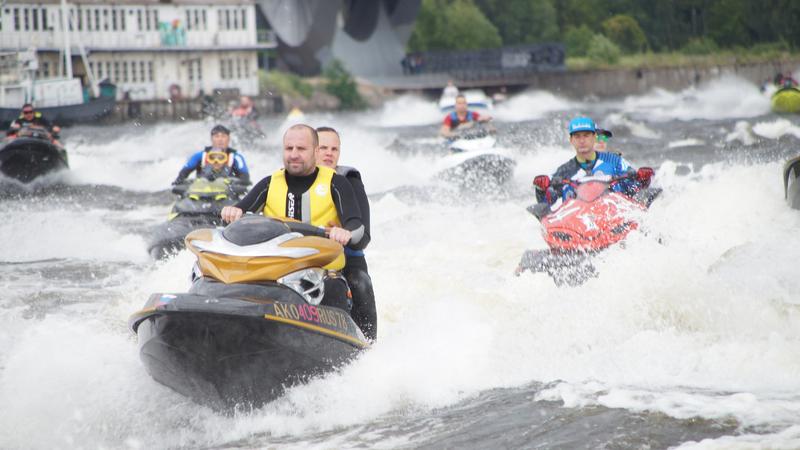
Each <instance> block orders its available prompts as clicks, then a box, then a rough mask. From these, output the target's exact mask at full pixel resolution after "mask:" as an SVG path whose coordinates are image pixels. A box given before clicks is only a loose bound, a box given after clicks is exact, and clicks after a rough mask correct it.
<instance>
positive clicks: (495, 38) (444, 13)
mask: <svg viewBox="0 0 800 450" xmlns="http://www.w3.org/2000/svg"><path fill="white" fill-rule="evenodd" d="M501 45H502V40H501V39H500V34H499V33H498V32H497V28H495V26H494V25H492V23H491V22H489V19H487V18H486V16H484V15H483V13H482V12H481V11H480V10H479V9H478V7H477V6H475V3H473V1H472V0H422V5H421V7H420V11H419V14H418V15H417V22H416V24H415V27H414V31H413V32H412V33H411V39H410V40H409V42H408V49H409V50H410V51H412V52H418V51H427V50H469V49H481V48H495V47H499V46H501Z"/></svg>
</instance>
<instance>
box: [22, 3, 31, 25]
mask: <svg viewBox="0 0 800 450" xmlns="http://www.w3.org/2000/svg"><path fill="white" fill-rule="evenodd" d="M22 14H23V17H24V20H23V22H22V23H23V25H25V27H24V28H23V30H25V31H28V30H29V29H30V18H29V17H28V8H25V9H23V10H22Z"/></svg>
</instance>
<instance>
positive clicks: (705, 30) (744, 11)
mask: <svg viewBox="0 0 800 450" xmlns="http://www.w3.org/2000/svg"><path fill="white" fill-rule="evenodd" d="M798 25H800V1H797V0H422V3H421V6H420V11H419V14H418V15H417V21H416V24H415V28H414V31H413V32H412V35H411V38H410V40H409V43H408V50H409V51H410V52H421V51H428V50H468V49H481V48H497V47H501V46H510V45H518V44H537V43H544V42H563V43H564V44H565V45H566V48H567V56H568V57H575V56H577V57H581V56H595V57H597V56H599V57H600V58H609V59H614V58H617V57H618V56H619V55H620V54H633V53H641V52H647V51H653V52H671V51H681V52H684V53H687V54H709V53H713V52H715V51H718V50H720V49H737V48H754V47H755V48H756V49H757V48H758V47H759V46H762V47H764V48H769V49H780V50H796V49H797V48H798V47H800V26H798Z"/></svg>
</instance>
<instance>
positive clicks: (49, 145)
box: [0, 103, 69, 183]
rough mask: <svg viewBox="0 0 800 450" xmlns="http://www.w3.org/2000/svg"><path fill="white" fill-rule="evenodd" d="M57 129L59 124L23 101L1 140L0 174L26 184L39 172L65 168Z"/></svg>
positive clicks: (43, 172) (64, 151) (64, 154)
mask: <svg viewBox="0 0 800 450" xmlns="http://www.w3.org/2000/svg"><path fill="white" fill-rule="evenodd" d="M59 131H60V128H59V127H58V126H54V125H53V124H52V123H50V121H49V120H47V119H46V118H45V117H43V116H42V114H41V113H39V112H37V111H36V110H35V109H34V108H33V106H32V105H31V104H30V103H26V104H25V105H24V106H23V107H22V112H21V114H20V116H19V118H17V119H16V120H14V121H13V122H12V123H11V127H10V128H9V129H8V131H7V132H6V137H5V139H4V140H3V142H2V143H0V173H2V174H3V175H4V176H6V177H9V178H14V179H17V180H19V181H21V182H23V183H28V182H30V181H33V179H35V178H37V177H40V176H42V175H45V174H48V173H51V172H55V171H58V170H63V169H68V168H69V163H68V158H67V150H66V149H64V147H63V146H62V145H61V143H60V142H59V140H58V137H59V136H58V132H59Z"/></svg>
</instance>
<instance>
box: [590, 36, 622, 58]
mask: <svg viewBox="0 0 800 450" xmlns="http://www.w3.org/2000/svg"><path fill="white" fill-rule="evenodd" d="M621 54H622V52H621V51H620V49H619V47H617V46H616V44H614V43H613V42H611V40H610V39H609V38H607V37H605V36H603V35H602V34H596V35H594V38H592V43H591V44H589V55H588V56H589V59H591V60H592V61H594V62H596V63H601V64H602V63H606V64H614V63H616V62H617V61H619V57H620V56H621Z"/></svg>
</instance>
